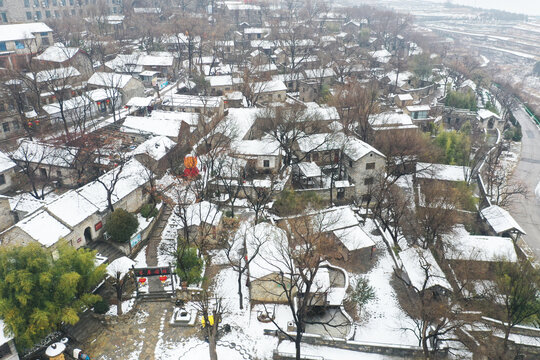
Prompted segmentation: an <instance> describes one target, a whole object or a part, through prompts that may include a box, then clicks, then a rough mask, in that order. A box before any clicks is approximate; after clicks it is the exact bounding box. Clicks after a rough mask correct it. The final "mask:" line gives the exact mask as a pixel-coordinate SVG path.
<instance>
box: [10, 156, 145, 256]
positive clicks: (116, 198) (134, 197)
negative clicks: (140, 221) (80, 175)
mask: <svg viewBox="0 0 540 360" xmlns="http://www.w3.org/2000/svg"><path fill="white" fill-rule="evenodd" d="M118 172H120V175H118V174H117V173H118ZM150 176H152V173H151V172H150V171H149V170H148V169H146V168H145V167H144V166H143V165H142V164H141V163H139V162H138V161H137V160H134V159H132V160H130V161H128V162H127V163H126V164H125V165H123V166H122V167H117V168H114V169H113V170H111V171H109V172H107V173H105V174H103V175H102V176H101V177H100V181H101V182H102V183H105V184H107V185H108V186H110V185H111V184H112V181H113V179H114V178H118V181H117V182H116V185H115V186H114V190H113V191H112V195H111V202H112V204H113V206H114V208H122V209H125V210H126V211H129V212H135V211H137V210H139V208H140V207H141V206H142V205H143V204H144V203H145V202H146V200H147V198H148V193H147V192H146V191H145V190H144V186H145V185H146V184H147V183H148V181H149V177H150ZM101 182H99V181H97V180H96V181H93V182H91V183H89V184H86V185H85V186H83V187H81V188H79V189H76V190H70V191H68V192H66V193H65V194H63V195H62V196H60V197H59V198H58V199H56V200H54V201H53V202H51V203H49V204H43V206H42V207H39V208H37V209H36V210H35V211H34V212H32V213H30V214H28V215H27V216H26V217H24V218H23V219H21V220H20V221H19V222H17V223H15V224H14V225H13V226H11V227H10V228H8V229H7V230H5V231H4V232H2V233H0V240H1V243H2V245H26V244H30V243H32V242H37V243H39V244H41V245H42V246H44V247H47V248H53V249H54V248H55V247H57V246H58V245H59V243H60V242H59V241H60V240H62V241H63V242H66V243H68V244H70V245H72V246H74V247H76V248H79V247H82V246H85V245H87V244H88V243H89V242H91V241H93V240H95V239H97V238H99V237H100V236H102V235H103V225H104V223H105V221H106V217H107V215H108V214H109V208H108V200H107V191H106V189H105V187H104V186H103V184H102V183H101ZM43 229H47V231H43Z"/></svg>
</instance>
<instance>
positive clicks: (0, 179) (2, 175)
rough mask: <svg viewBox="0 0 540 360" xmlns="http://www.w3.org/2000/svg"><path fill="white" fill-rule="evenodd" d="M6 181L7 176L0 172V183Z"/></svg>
mask: <svg viewBox="0 0 540 360" xmlns="http://www.w3.org/2000/svg"><path fill="white" fill-rule="evenodd" d="M5 183H6V177H5V175H4V174H0V185H4V184H5Z"/></svg>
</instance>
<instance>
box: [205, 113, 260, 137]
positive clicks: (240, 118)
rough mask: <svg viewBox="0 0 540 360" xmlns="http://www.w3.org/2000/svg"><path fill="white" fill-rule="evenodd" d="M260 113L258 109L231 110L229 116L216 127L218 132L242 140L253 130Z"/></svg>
mask: <svg viewBox="0 0 540 360" xmlns="http://www.w3.org/2000/svg"><path fill="white" fill-rule="evenodd" d="M260 111H261V110H260V109H258V108H230V109H229V113H228V114H227V116H226V117H225V118H224V119H223V120H222V121H220V123H219V124H218V125H217V126H216V131H218V132H222V133H224V135H227V136H229V137H231V138H233V139H236V140H242V139H243V138H244V137H245V136H246V135H247V133H248V132H249V131H250V130H251V127H252V126H253V124H254V123H255V120H256V119H257V116H258V115H259V114H260Z"/></svg>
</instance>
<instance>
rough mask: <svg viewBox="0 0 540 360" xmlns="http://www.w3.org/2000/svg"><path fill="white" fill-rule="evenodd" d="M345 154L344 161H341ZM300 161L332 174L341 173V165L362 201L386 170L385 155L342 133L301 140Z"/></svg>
mask: <svg viewBox="0 0 540 360" xmlns="http://www.w3.org/2000/svg"><path fill="white" fill-rule="evenodd" d="M341 153H343V158H340V154H341ZM297 158H299V159H304V160H305V161H314V162H315V163H317V165H319V166H326V168H327V169H328V170H329V171H331V172H336V171H337V170H338V168H339V166H338V165H339V162H340V161H341V162H342V164H343V166H342V170H343V169H344V172H345V179H347V180H348V181H349V183H353V184H354V186H355V192H356V195H357V196H358V197H363V196H365V195H366V194H367V193H368V189H369V186H370V185H372V184H373V182H374V180H375V178H374V177H375V174H377V172H380V171H382V170H383V169H384V167H385V166H386V160H385V156H384V154H382V153H381V152H380V151H378V150H377V149H375V148H374V147H373V146H371V145H369V144H367V143H365V142H363V141H362V140H360V139H358V138H356V137H353V136H345V135H344V134H343V133H341V132H340V133H334V134H324V133H322V134H313V135H308V136H306V137H303V138H301V139H298V141H297ZM336 175H339V174H336ZM340 196H343V195H340ZM338 199H339V197H338Z"/></svg>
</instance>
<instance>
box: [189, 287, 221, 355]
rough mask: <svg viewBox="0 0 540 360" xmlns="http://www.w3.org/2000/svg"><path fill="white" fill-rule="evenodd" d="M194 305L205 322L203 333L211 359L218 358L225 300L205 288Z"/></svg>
mask: <svg viewBox="0 0 540 360" xmlns="http://www.w3.org/2000/svg"><path fill="white" fill-rule="evenodd" d="M194 306H195V307H196V308H197V310H199V312H200V313H201V317H202V321H203V322H204V326H203V334H204V335H205V337H206V339H207V340H208V350H209V354H210V360H217V358H218V356H217V341H218V337H219V333H218V330H219V325H220V323H221V320H222V318H223V314H224V312H225V310H226V309H225V307H224V306H223V301H222V299H221V298H220V297H216V296H212V295H211V294H210V292H209V291H208V290H203V291H202V292H201V294H200V295H199V298H198V299H197V300H195V301H194Z"/></svg>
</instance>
